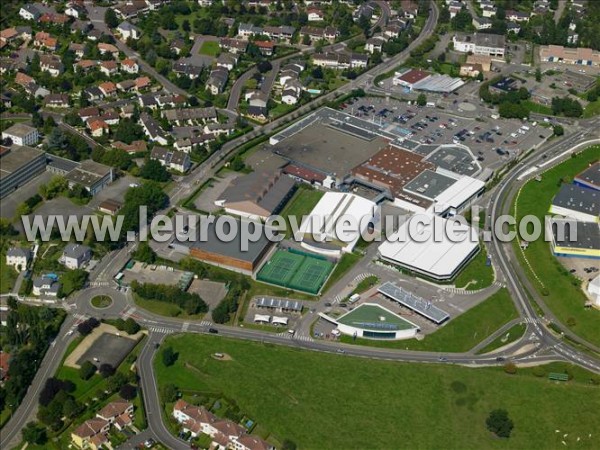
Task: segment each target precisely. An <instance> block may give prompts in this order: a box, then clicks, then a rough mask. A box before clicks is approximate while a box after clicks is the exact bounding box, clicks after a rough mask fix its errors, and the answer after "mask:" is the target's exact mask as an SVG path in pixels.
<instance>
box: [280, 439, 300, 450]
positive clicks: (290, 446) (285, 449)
mask: <svg viewBox="0 0 600 450" xmlns="http://www.w3.org/2000/svg"><path fill="white" fill-rule="evenodd" d="M296 447H297V446H296V443H295V442H294V441H292V440H291V439H284V440H283V444H282V445H281V450H296Z"/></svg>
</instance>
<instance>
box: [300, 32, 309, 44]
mask: <svg viewBox="0 0 600 450" xmlns="http://www.w3.org/2000/svg"><path fill="white" fill-rule="evenodd" d="M302 45H310V36H309V35H308V34H305V35H303V36H302Z"/></svg>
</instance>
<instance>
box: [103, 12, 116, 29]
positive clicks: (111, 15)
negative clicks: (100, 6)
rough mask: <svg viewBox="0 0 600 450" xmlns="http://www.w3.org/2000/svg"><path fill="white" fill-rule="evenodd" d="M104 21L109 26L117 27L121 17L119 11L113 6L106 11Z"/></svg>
mask: <svg viewBox="0 0 600 450" xmlns="http://www.w3.org/2000/svg"><path fill="white" fill-rule="evenodd" d="M104 23H105V24H106V26H107V27H108V28H117V27H118V26H119V18H118V17H117V13H115V10H114V9H112V8H108V9H107V10H106V12H105V13H104Z"/></svg>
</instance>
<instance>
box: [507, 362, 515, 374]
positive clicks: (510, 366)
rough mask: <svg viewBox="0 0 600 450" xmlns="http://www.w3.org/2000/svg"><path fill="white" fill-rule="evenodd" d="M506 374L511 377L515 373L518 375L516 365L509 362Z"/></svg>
mask: <svg viewBox="0 0 600 450" xmlns="http://www.w3.org/2000/svg"><path fill="white" fill-rule="evenodd" d="M504 372H505V373H508V374H510V375H514V374H515V373H517V366H516V365H515V363H512V362H507V363H506V364H504Z"/></svg>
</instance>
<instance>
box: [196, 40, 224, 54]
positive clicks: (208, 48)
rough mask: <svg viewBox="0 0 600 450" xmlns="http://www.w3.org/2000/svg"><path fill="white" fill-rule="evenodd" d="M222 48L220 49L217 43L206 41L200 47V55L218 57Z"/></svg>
mask: <svg viewBox="0 0 600 450" xmlns="http://www.w3.org/2000/svg"><path fill="white" fill-rule="evenodd" d="M219 50H220V47H219V43H218V42H216V41H204V42H203V43H202V45H201V46H200V50H199V53H200V54H201V55H208V56H213V57H215V56H217V54H218V53H219Z"/></svg>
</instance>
